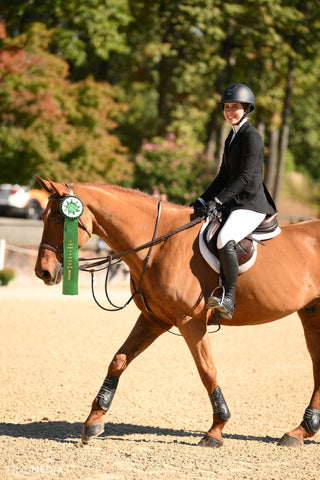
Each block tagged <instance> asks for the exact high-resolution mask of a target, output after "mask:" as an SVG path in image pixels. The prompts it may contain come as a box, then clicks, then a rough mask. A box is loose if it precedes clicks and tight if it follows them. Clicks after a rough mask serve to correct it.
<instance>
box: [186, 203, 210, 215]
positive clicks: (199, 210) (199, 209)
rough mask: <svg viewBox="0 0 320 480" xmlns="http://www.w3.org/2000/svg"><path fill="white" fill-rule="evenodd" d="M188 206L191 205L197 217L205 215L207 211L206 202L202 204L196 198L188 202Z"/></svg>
mask: <svg viewBox="0 0 320 480" xmlns="http://www.w3.org/2000/svg"><path fill="white" fill-rule="evenodd" d="M190 207H193V210H194V213H195V215H196V216H197V217H205V216H206V211H207V204H205V205H203V203H201V202H200V200H199V199H198V198H197V200H196V201H195V202H193V203H191V204H190Z"/></svg>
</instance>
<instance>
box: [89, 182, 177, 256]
mask: <svg viewBox="0 0 320 480" xmlns="http://www.w3.org/2000/svg"><path fill="white" fill-rule="evenodd" d="M88 198H89V200H88V203H89V209H90V210H91V213H92V215H93V219H92V220H93V233H94V234H96V235H98V236H99V237H100V238H102V239H103V240H105V242H106V243H107V244H108V245H109V247H110V248H112V250H114V251H115V252H117V253H120V252H122V251H126V250H129V249H132V248H135V247H137V246H139V245H142V244H143V243H146V242H148V241H150V240H151V239H152V235H153V232H154V228H155V224H156V221H157V214H158V201H157V199H155V198H153V197H151V196H148V195H145V194H142V193H141V192H137V191H134V190H130V189H122V188H117V187H113V186H103V187H101V188H95V187H92V188H91V191H90V192H89V196H88ZM164 217H166V216H165V215H164V216H163V215H162V217H161V230H162V231H163V230H165V229H166V228H170V221H169V222H168V221H167V222H166V218H164ZM167 231H168V230H167ZM139 255H140V257H141V258H143V256H144V255H145V251H144V252H141V253H139V254H138V256H139Z"/></svg>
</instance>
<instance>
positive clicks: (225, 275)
mask: <svg viewBox="0 0 320 480" xmlns="http://www.w3.org/2000/svg"><path fill="white" fill-rule="evenodd" d="M264 218H265V214H264V213H257V212H253V211H251V210H243V209H239V210H234V211H233V212H231V213H230V215H229V217H228V218H227V220H226V223H225V224H224V226H223V228H222V229H221V232H220V233H219V235H218V239H217V247H218V253H219V260H220V274H221V280H222V285H223V287H224V291H223V289H222V292H223V293H222V295H221V296H219V297H217V296H215V295H212V296H210V297H209V299H208V304H207V307H208V308H216V309H217V310H219V311H220V313H221V315H222V316H223V317H224V318H227V319H230V318H232V315H233V311H234V308H235V294H236V285H237V280H238V259H237V254H236V244H237V243H238V242H239V241H240V240H242V239H243V238H245V237H246V236H247V235H249V234H250V233H251V232H252V231H253V230H254V229H255V228H256V227H257V226H258V225H260V223H261V222H262V220H263V219H264Z"/></svg>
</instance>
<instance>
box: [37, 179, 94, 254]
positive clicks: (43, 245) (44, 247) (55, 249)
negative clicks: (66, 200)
mask: <svg viewBox="0 0 320 480" xmlns="http://www.w3.org/2000/svg"><path fill="white" fill-rule="evenodd" d="M65 185H66V187H68V188H69V192H70V195H72V196H73V195H74V193H73V188H72V187H71V185H70V184H69V183H66V184H65ZM62 198H63V196H55V195H51V196H50V197H48V200H57V201H61V199H62ZM78 222H79V223H80V226H81V227H82V229H83V230H84V231H85V232H86V233H87V235H88V237H89V238H91V233H90V232H89V230H88V229H87V227H86V226H85V224H84V222H83V220H82V218H78ZM40 249H42V250H50V251H51V252H54V253H59V254H61V255H62V256H63V248H62V247H57V246H55V245H51V244H50V243H48V242H41V243H40V245H39V250H40Z"/></svg>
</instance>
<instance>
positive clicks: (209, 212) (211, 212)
mask: <svg viewBox="0 0 320 480" xmlns="http://www.w3.org/2000/svg"><path fill="white" fill-rule="evenodd" d="M205 208H206V215H205V216H206V218H208V217H209V218H210V220H212V219H214V218H217V216H218V213H219V205H218V204H217V203H216V202H215V201H214V200H210V201H209V202H208V203H207V205H206V207H205Z"/></svg>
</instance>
